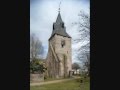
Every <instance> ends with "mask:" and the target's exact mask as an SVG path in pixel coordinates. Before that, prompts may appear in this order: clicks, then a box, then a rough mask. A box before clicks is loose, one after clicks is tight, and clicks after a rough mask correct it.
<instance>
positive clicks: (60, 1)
mask: <svg viewBox="0 0 120 90" xmlns="http://www.w3.org/2000/svg"><path fill="white" fill-rule="evenodd" d="M60 5H61V1H60V3H59V10H58V12H59V13H60Z"/></svg>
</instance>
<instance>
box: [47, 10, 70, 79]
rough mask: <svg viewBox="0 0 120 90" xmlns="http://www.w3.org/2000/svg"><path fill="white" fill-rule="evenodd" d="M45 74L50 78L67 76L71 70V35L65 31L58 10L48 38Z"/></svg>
mask: <svg viewBox="0 0 120 90" xmlns="http://www.w3.org/2000/svg"><path fill="white" fill-rule="evenodd" d="M48 42H49V49H48V54H47V58H46V66H47V72H46V75H47V76H48V77H51V78H60V77H68V76H69V75H70V71H71V70H72V51H71V50H72V49H71V36H69V35H68V33H67V32H66V27H65V25H64V22H63V21H62V18H61V14H60V12H59V13H58V16H57V19H56V22H54V23H53V30H52V34H51V36H50V38H49V40H48Z"/></svg>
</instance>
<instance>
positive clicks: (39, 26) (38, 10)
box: [30, 0, 90, 62]
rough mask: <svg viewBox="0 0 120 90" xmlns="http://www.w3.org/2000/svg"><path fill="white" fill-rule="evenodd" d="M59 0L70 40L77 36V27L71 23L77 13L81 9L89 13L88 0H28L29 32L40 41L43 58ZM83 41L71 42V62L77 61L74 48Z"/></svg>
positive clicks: (76, 18)
mask: <svg viewBox="0 0 120 90" xmlns="http://www.w3.org/2000/svg"><path fill="white" fill-rule="evenodd" d="M60 1H61V5H60V14H61V17H62V20H63V22H64V23H65V26H66V31H67V33H68V34H69V35H70V36H71V37H72V40H74V39H75V38H77V36H78V33H77V32H78V31H77V30H78V27H77V26H74V25H73V24H72V23H74V22H77V21H78V20H79V17H78V14H79V12H80V11H81V10H83V11H85V12H86V13H89V7H90V6H89V0H30V33H34V34H35V35H36V36H37V37H38V38H39V39H40V40H41V41H42V43H43V47H44V58H46V55H47V52H48V39H49V37H50V35H51V33H52V26H53V23H54V22H55V21H56V18H57V15H58V8H59V3H60ZM85 43H86V42H83V43H80V44H74V43H72V61H73V62H77V60H76V53H75V50H76V49H77V48H80V47H81V46H82V45H83V44H85Z"/></svg>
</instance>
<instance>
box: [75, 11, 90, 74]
mask: <svg viewBox="0 0 120 90" xmlns="http://www.w3.org/2000/svg"><path fill="white" fill-rule="evenodd" d="M78 16H79V21H78V22H76V23H75V25H78V27H79V28H78V36H79V37H78V38H76V39H75V40H74V41H75V43H82V42H86V44H84V45H82V46H81V47H80V48H79V49H78V50H77V55H78V56H77V58H78V60H80V61H82V63H83V66H84V67H85V68H86V69H87V71H88V72H89V71H90V70H89V69H90V58H89V57H90V15H89V14H87V13H85V12H84V11H81V12H80V14H79V15H78ZM88 74H89V73H88Z"/></svg>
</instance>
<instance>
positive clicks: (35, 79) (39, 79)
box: [30, 74, 44, 82]
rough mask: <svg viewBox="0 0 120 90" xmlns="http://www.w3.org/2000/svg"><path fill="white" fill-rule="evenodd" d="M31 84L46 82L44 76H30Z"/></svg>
mask: <svg viewBox="0 0 120 90" xmlns="http://www.w3.org/2000/svg"><path fill="white" fill-rule="evenodd" d="M30 81H31V82H42V81H44V74H30Z"/></svg>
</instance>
